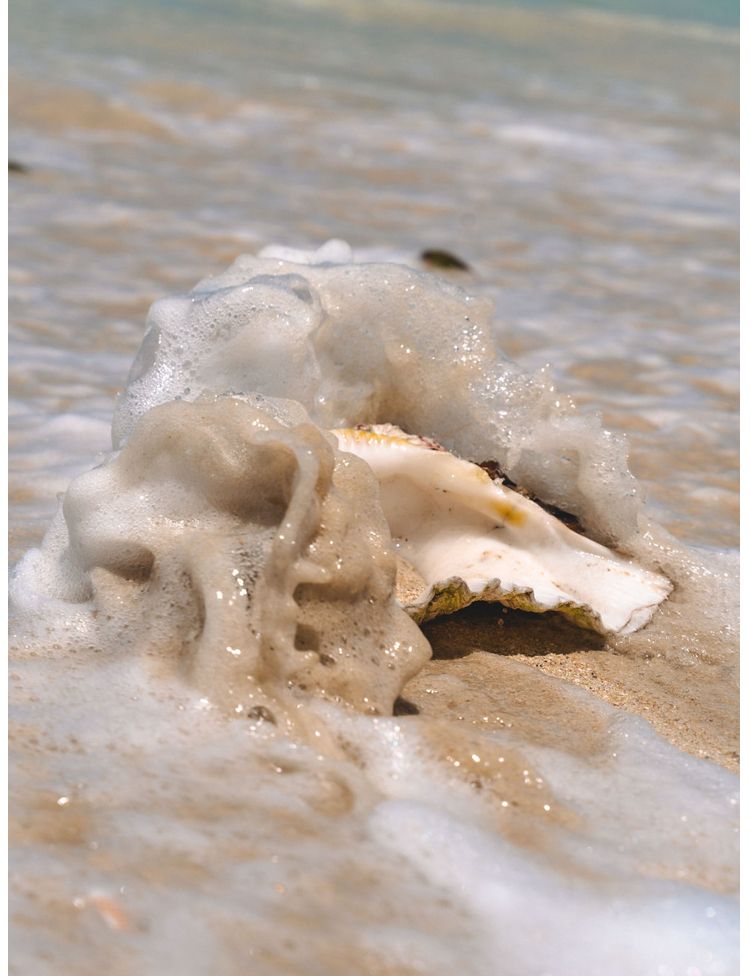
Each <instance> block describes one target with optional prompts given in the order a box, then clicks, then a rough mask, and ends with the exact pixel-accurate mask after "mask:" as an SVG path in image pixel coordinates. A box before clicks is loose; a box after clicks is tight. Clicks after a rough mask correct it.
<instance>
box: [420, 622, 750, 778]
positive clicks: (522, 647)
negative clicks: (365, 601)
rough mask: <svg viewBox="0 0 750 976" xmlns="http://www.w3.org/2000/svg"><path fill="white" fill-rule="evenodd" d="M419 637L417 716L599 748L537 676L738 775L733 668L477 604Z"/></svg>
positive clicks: (581, 716)
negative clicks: (428, 650)
mask: <svg viewBox="0 0 750 976" xmlns="http://www.w3.org/2000/svg"><path fill="white" fill-rule="evenodd" d="M424 630H425V633H426V635H427V638H428V640H429V641H430V643H431V644H432V649H433V659H432V660H431V661H430V662H429V663H428V665H427V666H426V667H425V669H424V670H423V671H422V673H421V674H420V675H418V676H417V677H416V678H414V679H413V680H412V681H411V682H410V683H409V684H408V685H407V687H406V689H405V691H404V695H403V697H404V698H405V699H407V700H408V701H410V702H412V703H413V704H414V705H415V706H416V707H418V708H419V709H420V711H422V712H425V713H427V714H430V715H434V714H436V712H437V710H444V713H445V714H446V715H449V716H452V717H453V718H454V719H455V720H456V721H460V722H467V723H471V724H483V725H485V727H486V726H487V725H488V723H489V725H490V726H491V725H492V724H493V723H500V725H501V726H502V724H503V722H506V721H513V720H515V721H516V722H519V721H520V722H524V721H526V722H528V721H530V720H531V719H532V718H533V724H534V730H533V731H530V734H531V735H532V737H533V736H536V737H538V738H539V737H540V738H541V741H542V742H543V743H544V744H550V745H552V744H558V745H559V744H561V741H562V742H563V743H564V742H565V741H566V740H570V741H572V742H574V743H576V748H577V749H578V748H596V732H597V731H598V728H597V722H596V721H595V720H594V718H593V715H587V712H586V709H585V708H584V707H581V708H580V710H579V712H578V714H571V711H570V701H569V699H568V697H567V696H565V695H564V694H558V695H556V694H555V691H554V685H550V684H549V683H543V684H542V683H540V681H539V675H538V672H540V671H541V672H543V673H544V674H545V675H549V676H552V677H554V678H559V679H561V680H562V681H564V682H568V683H569V684H573V685H576V686H578V687H580V688H583V689H585V690H586V691H588V692H590V693H591V694H593V695H595V696H597V697H598V698H600V699H602V700H603V701H606V702H608V703H609V704H611V705H614V706H616V707H618V708H622V709H624V710H625V711H627V712H631V713H632V714H635V715H639V716H641V717H643V718H645V719H647V720H648V721H649V722H650V723H651V724H652V725H653V727H654V728H655V729H656V731H657V732H658V733H659V734H660V735H662V736H663V737H664V738H665V739H667V741H669V742H670V743H672V744H673V745H675V746H677V747H678V748H679V749H682V750H683V751H685V752H688V753H690V754H692V755H694V756H697V757H698V758H700V759H710V760H711V761H713V762H716V763H719V764H721V765H722V766H725V767H726V768H727V769H730V770H732V771H736V770H737V769H738V765H739V710H738V707H737V706H738V688H737V681H736V676H735V674H734V672H733V669H732V667H731V665H730V664H729V663H724V662H722V661H720V660H717V661H692V662H690V663H684V662H682V661H680V660H671V659H669V658H667V657H663V656H657V655H655V654H653V653H652V652H650V651H645V652H644V651H643V649H642V648H640V647H638V645H637V644H635V645H634V646H631V650H630V652H629V651H628V649H627V644H624V645H623V646H622V647H617V648H613V647H611V646H610V645H609V644H608V643H607V641H606V639H605V638H603V637H600V636H599V635H598V634H595V633H593V632H588V631H585V630H581V629H579V628H577V627H574V626H573V625H571V624H569V623H568V622H566V621H565V620H564V619H563V618H561V617H556V616H554V615H551V614H546V615H544V617H535V616H532V615H530V614H525V613H522V612H520V611H514V610H506V609H503V608H500V607H497V606H492V605H481V604H475V605H474V606H471V607H468V608H467V609H466V610H463V611H461V612H459V613H457V614H454V615H453V616H450V617H445V618H442V619H440V620H435V621H432V622H431V623H429V624H427V625H426V626H425V628H424ZM441 682H443V683H444V684H443V686H442V688H443V689H445V690H441V684H440V683H441ZM451 682H458V683H459V684H458V686H457V689H456V688H453V687H452V684H451ZM436 689H437V690H436ZM545 730H546V731H545ZM587 742H588V746H586V743H587Z"/></svg>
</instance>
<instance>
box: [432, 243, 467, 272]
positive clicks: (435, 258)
mask: <svg viewBox="0 0 750 976" xmlns="http://www.w3.org/2000/svg"><path fill="white" fill-rule="evenodd" d="M420 257H421V259H422V260H423V261H424V263H425V264H429V265H430V266H431V267H433V268H443V269H445V270H450V271H471V268H470V266H469V265H468V264H467V263H466V262H465V261H464V260H463V259H462V258H459V257H456V255H455V254H451V252H450V251H443V250H441V249H440V248H428V249H427V250H426V251H422V253H421V254H420Z"/></svg>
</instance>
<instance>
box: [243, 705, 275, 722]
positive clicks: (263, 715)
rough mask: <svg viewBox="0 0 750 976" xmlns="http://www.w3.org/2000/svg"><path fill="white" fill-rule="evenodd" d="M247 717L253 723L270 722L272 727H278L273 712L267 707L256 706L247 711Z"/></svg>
mask: <svg viewBox="0 0 750 976" xmlns="http://www.w3.org/2000/svg"><path fill="white" fill-rule="evenodd" d="M247 717H248V718H249V719H250V720H251V721H252V722H270V723H271V725H276V718H275V716H274V714H273V712H272V711H271V710H270V709H268V708H266V706H265V705H254V706H253V707H252V708H249V709H248V710H247Z"/></svg>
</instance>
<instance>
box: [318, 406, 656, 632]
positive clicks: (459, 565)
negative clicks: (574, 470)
mask: <svg viewBox="0 0 750 976" xmlns="http://www.w3.org/2000/svg"><path fill="white" fill-rule="evenodd" d="M333 433H334V435H335V436H336V438H337V439H338V442H339V447H340V449H341V450H342V451H348V452H349V453H351V454H356V455H357V456H358V457H360V458H362V459H363V460H364V461H366V462H367V463H368V464H369V466H370V467H371V468H372V470H373V471H374V473H375V475H376V477H377V479H378V481H379V483H380V494H381V502H382V506H383V511H384V512H385V515H386V518H387V519H388V523H389V525H390V529H391V533H392V535H393V539H394V545H395V546H396V549H397V552H398V553H399V555H400V556H401V557H402V559H403V560H405V561H406V563H407V564H408V565H409V567H411V568H413V570H415V571H416V572H411V571H409V572H408V573H407V577H408V579H407V583H408V592H407V593H406V594H403V593H402V594H401V595H400V599H401V602H402V604H403V606H404V608H405V609H406V610H407V611H408V612H409V613H410V614H411V615H412V616H413V617H414V618H415V619H416V620H418V621H423V620H429V619H431V618H432V617H435V616H438V615H439V614H441V613H450V612H452V611H454V610H459V609H461V607H465V606H467V605H468V604H470V603H473V602H474V601H475V600H488V601H498V602H500V603H503V604H505V605H506V606H510V607H517V608H519V609H523V610H530V611H532V612H536V613H541V612H544V611H547V610H556V611H559V612H560V613H564V614H566V615H567V616H568V617H570V618H571V619H573V620H574V621H575V622H576V623H578V624H580V625H581V626H584V627H589V628H591V629H593V630H596V631H598V632H599V633H602V634H609V633H617V634H629V633H632V632H633V631H635V630H638V629H640V628H641V627H643V626H645V625H646V624H647V623H648V622H649V620H650V619H651V617H652V616H653V614H654V611H655V610H656V608H657V606H658V605H659V604H660V603H661V602H662V601H663V600H664V599H666V597H667V596H668V595H669V593H670V592H671V589H672V585H671V583H670V582H669V580H667V579H666V578H665V577H664V576H662V575H660V574H659V573H655V572H652V571H651V570H647V569H644V568H643V567H641V566H639V565H637V564H636V563H634V562H633V561H632V560H630V559H628V558H626V557H624V556H622V555H619V554H618V553H616V552H613V551H612V550H610V549H608V548H606V546H603V545H600V544H599V543H598V542H593V541H592V540H591V539H587V538H586V537H585V536H582V535H580V534H578V533H577V532H574V531H572V530H571V529H569V528H568V527H567V526H566V525H564V524H563V523H562V522H561V521H560V520H559V519H557V518H555V517H554V516H553V515H550V514H549V513H548V512H546V511H545V510H544V509H543V508H542V507H541V506H539V505H537V504H536V502H534V501H532V500H531V499H529V498H526V497H524V496H523V495H521V494H519V493H518V492H516V491H513V490H512V489H510V488H506V487H504V486H503V485H502V484H500V483H499V482H497V481H493V480H492V478H490V476H489V475H488V474H487V472H486V471H485V470H484V469H483V468H481V467H480V466H479V465H477V464H473V463H472V462H470V461H464V460H462V459H461V458H458V457H455V456H454V455H452V454H449V453H448V452H447V451H444V450H442V449H441V448H440V447H439V446H438V445H436V444H434V443H432V442H429V441H426V440H424V439H422V438H419V437H414V436H411V435H409V434H405V433H404V432H403V431H402V430H400V429H399V428H397V427H393V426H391V425H381V426H373V427H367V428H361V429H359V428H357V429H346V430H334V431H333Z"/></svg>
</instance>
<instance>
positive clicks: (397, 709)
mask: <svg viewBox="0 0 750 976" xmlns="http://www.w3.org/2000/svg"><path fill="white" fill-rule="evenodd" d="M393 714H394V715H419V709H418V708H417V706H416V705H415V704H414V702H410V701H407V700H406V699H405V698H400V697H399V698H397V699H396V701H395V702H394V703H393Z"/></svg>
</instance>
